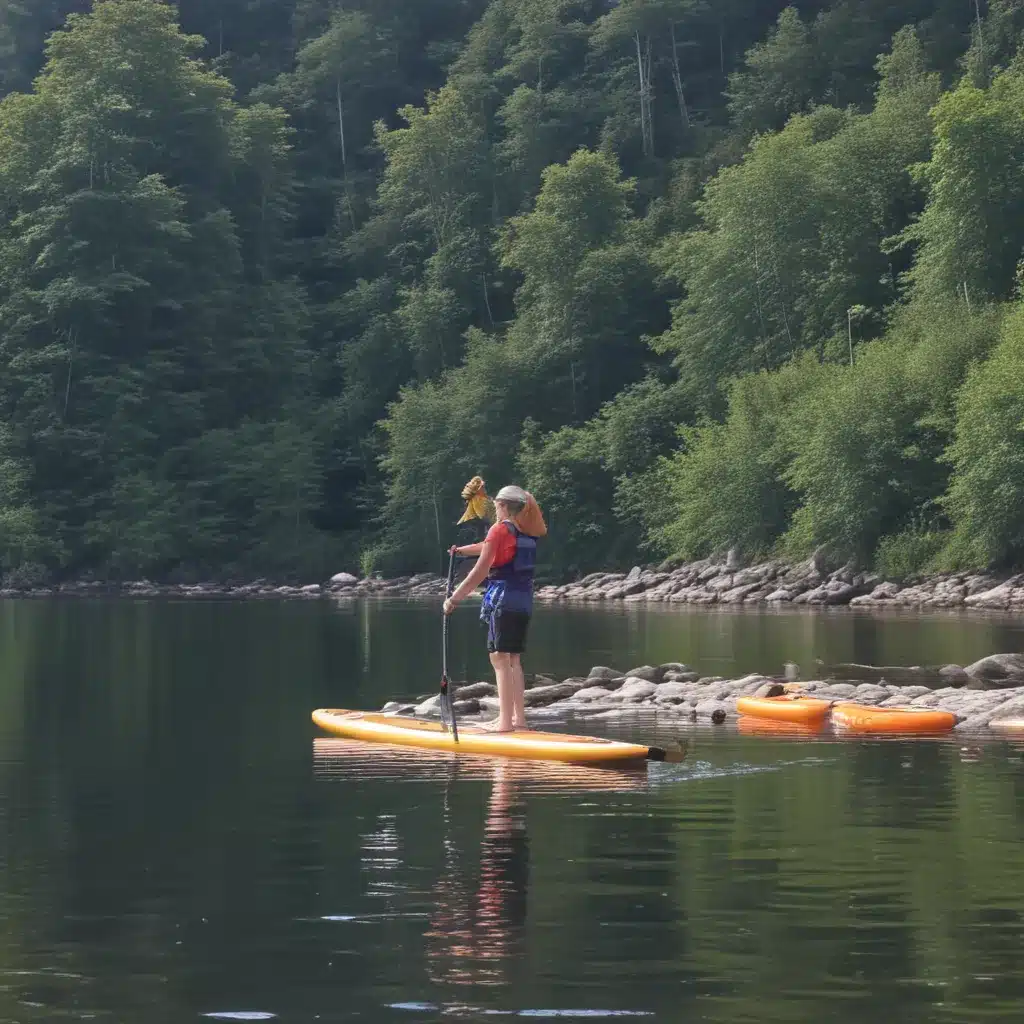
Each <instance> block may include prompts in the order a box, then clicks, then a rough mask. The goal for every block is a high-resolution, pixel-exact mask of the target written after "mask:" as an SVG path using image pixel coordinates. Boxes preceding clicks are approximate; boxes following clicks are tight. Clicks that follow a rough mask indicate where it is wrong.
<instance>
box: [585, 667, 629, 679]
mask: <svg viewBox="0 0 1024 1024" xmlns="http://www.w3.org/2000/svg"><path fill="white" fill-rule="evenodd" d="M624 675H625V673H623V672H620V671H619V670H618V669H617V668H608V666H607V665H595V666H594V667H593V668H592V669H591V670H590V671H589V672H588V673H587V676H588V678H590V679H622V678H623V676H624Z"/></svg>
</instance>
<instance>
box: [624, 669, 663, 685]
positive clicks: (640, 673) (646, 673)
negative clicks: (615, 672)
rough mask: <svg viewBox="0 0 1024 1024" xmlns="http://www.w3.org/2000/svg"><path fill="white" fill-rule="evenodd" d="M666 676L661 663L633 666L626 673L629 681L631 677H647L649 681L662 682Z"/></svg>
mask: <svg viewBox="0 0 1024 1024" xmlns="http://www.w3.org/2000/svg"><path fill="white" fill-rule="evenodd" d="M664 677H665V670H664V669H663V668H662V667H661V666H660V665H659V666H654V665H641V666H640V667H639V668H631V669H630V670H629V671H628V672H627V673H626V678H627V681H628V680H629V679H646V680H647V682H649V683H655V684H657V683H660V682H661V681H662V679H663V678H664Z"/></svg>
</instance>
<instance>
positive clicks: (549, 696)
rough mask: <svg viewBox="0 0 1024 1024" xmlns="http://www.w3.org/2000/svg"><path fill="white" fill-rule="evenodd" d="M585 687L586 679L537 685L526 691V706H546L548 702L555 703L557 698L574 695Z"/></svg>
mask: <svg viewBox="0 0 1024 1024" xmlns="http://www.w3.org/2000/svg"><path fill="white" fill-rule="evenodd" d="M585 688H586V681H585V680H580V681H578V682H572V681H570V680H566V681H565V682H564V683H553V684H552V685H550V686H535V687H534V688H533V689H532V690H527V691H526V694H525V700H526V706H527V707H528V708H535V707H546V706H547V705H548V704H554V703H555V701H556V700H565V698H566V697H572V696H573V695H574V694H576V693H578V692H579V691H580V690H583V689H585Z"/></svg>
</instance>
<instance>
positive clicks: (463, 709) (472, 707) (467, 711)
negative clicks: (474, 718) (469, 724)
mask: <svg viewBox="0 0 1024 1024" xmlns="http://www.w3.org/2000/svg"><path fill="white" fill-rule="evenodd" d="M452 707H453V708H454V709H455V714H457V715H476V714H479V712H480V701H478V700H456V701H453V702H452Z"/></svg>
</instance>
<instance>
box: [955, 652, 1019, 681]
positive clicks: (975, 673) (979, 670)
mask: <svg viewBox="0 0 1024 1024" xmlns="http://www.w3.org/2000/svg"><path fill="white" fill-rule="evenodd" d="M964 671H965V672H966V673H967V676H968V685H969V686H972V687H974V688H976V689H979V690H1000V689H1006V688H1007V687H1011V686H1020V685H1021V684H1024V654H992V655H989V657H987V658H982V659H981V660H980V661H976V662H974V664H973V665H968V666H967V668H965V669H964Z"/></svg>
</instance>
